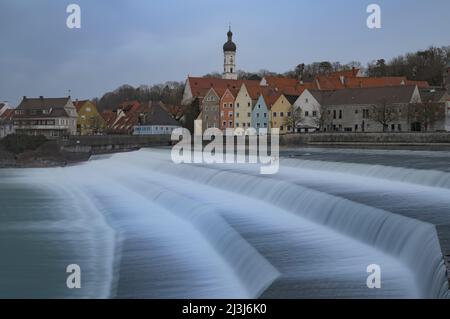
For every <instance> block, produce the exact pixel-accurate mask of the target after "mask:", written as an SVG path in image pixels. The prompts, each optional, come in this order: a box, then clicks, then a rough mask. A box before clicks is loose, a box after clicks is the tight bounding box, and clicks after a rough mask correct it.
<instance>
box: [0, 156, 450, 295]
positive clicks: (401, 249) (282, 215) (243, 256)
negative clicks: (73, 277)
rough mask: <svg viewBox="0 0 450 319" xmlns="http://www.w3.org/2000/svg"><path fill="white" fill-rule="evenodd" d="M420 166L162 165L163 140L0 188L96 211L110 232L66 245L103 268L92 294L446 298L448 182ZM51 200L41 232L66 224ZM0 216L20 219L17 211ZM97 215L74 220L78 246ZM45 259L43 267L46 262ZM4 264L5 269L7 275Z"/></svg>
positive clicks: (19, 174) (19, 177)
mask: <svg viewBox="0 0 450 319" xmlns="http://www.w3.org/2000/svg"><path fill="white" fill-rule="evenodd" d="M406 155H407V156H412V154H410V153H408V154H406ZM350 158H351V154H350ZM352 165H353V168H354V169H353V170H351V167H352ZM367 171H369V172H370V174H365V175H364V172H367ZM426 171H427V170H417V169H414V168H408V169H404V168H399V167H389V166H387V165H366V164H357V163H327V162H325V161H319V160H315V161H304V160H299V159H283V160H282V161H281V167H280V172H279V173H278V174H275V175H270V176H262V175H260V174H259V167H258V166H257V165H253V166H252V165H246V164H244V165H228V166H227V164H221V165H218V164H213V165H207V164H198V165H186V164H181V165H175V164H174V163H173V162H172V161H171V158H170V150H163V149H142V150H140V151H137V152H129V153H118V154H112V155H103V156H99V157H93V158H92V159H91V161H89V162H87V163H84V164H82V165H77V166H71V167H64V168H54V169H53V168H52V169H36V170H22V171H19V170H7V171H5V173H2V172H0V174H4V175H2V178H0V181H8V183H6V184H1V183H0V187H5V185H6V186H7V185H15V184H14V183H25V184H26V185H29V187H31V189H33V188H34V187H37V188H38V189H46V190H49V192H50V193H49V194H48V195H47V196H51V195H52V194H51V192H54V194H56V195H57V197H58V198H70V199H71V201H70V203H71V205H76V201H74V199H76V198H81V199H82V200H83V203H84V204H83V205H81V206H80V207H77V208H76V211H77V212H80V215H81V216H83V215H82V214H81V212H83V211H85V210H86V209H85V207H88V208H89V209H87V210H86V211H87V212H88V213H89V215H86V216H90V217H89V218H83V219H81V220H78V221H77V224H78V225H79V227H82V226H83V223H86V225H90V220H91V218H92V216H95V215H97V217H96V218H95V219H96V220H99V221H102V222H101V223H100V224H99V225H101V227H102V229H103V228H104V229H105V231H106V234H108V236H109V237H108V238H110V240H111V237H112V233H114V234H115V235H114V238H115V239H114V240H115V242H114V243H108V242H104V241H100V242H96V243H95V245H93V247H92V248H91V249H89V247H86V248H83V250H81V251H79V253H82V252H83V251H86V252H89V254H87V255H86V256H81V257H79V258H82V260H84V262H85V263H86V264H88V265H95V264H102V267H103V268H104V269H108V272H107V276H104V277H98V278H99V279H98V280H100V281H101V282H100V281H99V282H96V283H95V287H102V289H101V291H99V290H98V288H97V289H94V288H95V287H93V288H92V291H89V292H85V293H86V295H88V296H93V295H95V294H98V295H99V296H100V297H105V296H106V295H107V293H108V292H107V291H106V290H107V289H108V287H109V289H110V291H109V297H119V298H120V297H122V298H133V297H139V296H141V297H158V296H159V297H161V296H162V297H176V298H214V297H215V298H223V297H233V298H235V297H240V298H255V297H259V296H262V297H271V298H281V297H284V298H303V297H315V298H340V297H342V298H351V297H357V298H388V297H395V298H406V297H410V298H415V297H425V298H447V297H448V296H449V282H448V276H447V274H448V272H447V268H446V262H447V263H448V242H449V240H448V232H449V230H448V228H446V227H444V226H442V225H448V224H450V223H448V221H449V220H450V216H449V214H448V213H447V212H448V209H447V210H446V209H445V207H450V196H448V195H449V189H448V188H446V187H443V186H445V185H446V183H445V182H442V180H443V179H442V178H443V176H444V180H445V175H446V174H445V173H442V172H441V173H442V174H441V176H438V174H437V173H436V175H432V176H433V178H432V179H431V178H430V179H426V182H423V183H420V182H421V181H424V180H425V178H424V177H425V176H426ZM436 172H438V171H437V170H436ZM422 174H423V175H422ZM433 185H434V186H433ZM438 185H440V186H442V187H438ZM380 189H384V192H386V193H388V194H389V196H388V197H382V192H381V191H380ZM0 194H1V193H0ZM27 196H28V197H27ZM34 196H35V195H34V192H31V193H29V194H28V195H27V193H24V197H23V198H21V199H20V200H15V199H14V197H13V198H12V199H9V198H4V200H5V201H6V204H5V205H7V207H10V210H11V211H14V216H21V214H26V211H23V203H33V201H34V200H35V199H34ZM377 196H379V197H377ZM427 198H428V199H427ZM376 201H379V202H385V204H386V205H388V204H389V203H391V202H392V203H396V202H397V205H396V206H395V207H394V206H393V207H392V209H391V208H389V206H382V205H377V204H376ZM422 201H425V202H424V203H422ZM57 204H58V205H57V206H55V207H52V209H53V211H55V213H54V214H53V215H54V218H56V219H57V222H55V223H50V224H49V223H46V227H47V228H48V229H49V230H52V229H55V230H58V229H61V228H60V227H61V226H63V228H62V229H65V228H67V227H70V226H72V225H73V219H71V216H70V214H67V211H66V210H67V207H66V206H64V205H62V204H61V203H57ZM49 205H50V206H51V205H52V202H50V204H49ZM416 206H417V207H418V208H415V209H411V208H413V207H416ZM421 207H427V210H424V211H421ZM59 210H61V213H58V211H59ZM63 212H64V213H63ZM104 221H106V222H104ZM1 224H2V230H8V229H9V228H8V227H14V230H15V231H16V230H17V231H20V229H22V228H23V230H24V231H25V232H27V231H28V230H29V226H28V222H27V221H24V223H22V224H20V223H15V224H14V225H11V226H10V223H1ZM33 224H35V222H33ZM105 224H107V225H108V227H109V228H110V229H108V227H106V228H105ZM436 225H438V226H436ZM98 227H100V226H98ZM98 227H97V229H96V228H92V227H88V226H86V227H85V228H86V230H85V232H83V233H81V234H82V236H83V238H84V237H85V238H86V240H85V242H86V245H88V244H89V243H90V242H91V239H92V238H96V232H97V230H98V229H99V228H98ZM436 229H437V230H436ZM2 234H3V233H2V232H0V236H1V235H2ZM48 234H49V235H48V236H47V237H50V238H51V236H52V235H51V234H52V232H48ZM70 236H71V235H70ZM70 236H69V235H68V236H67V238H68V240H69V239H70V243H76V242H78V240H79V238H72V237H70ZM58 245H65V244H64V243H63V242H62V243H60V242H57V243H56V244H55V247H54V249H55V251H56V252H58V251H59V250H63V249H64V247H62V246H58ZM103 245H104V248H103V247H102V246H103ZM67 247H71V246H67ZM50 248H52V247H49V249H50ZM93 251H95V252H96V253H95V254H93V253H92V252H93ZM77 252H78V251H77ZM0 253H1V252H0ZM67 255H70V251H69V252H67ZM443 257H447V259H444V258H443ZM46 262H48V263H49V264H48V265H46V264H45V263H43V266H42V267H43V269H45V267H52V263H51V260H48V261H46ZM71 263H73V261H71ZM373 263H375V264H380V265H381V269H382V278H383V279H382V280H383V285H382V289H379V290H373V289H368V288H367V287H366V285H365V283H366V278H367V273H366V267H367V266H368V265H369V264H373ZM447 266H448V264H447ZM7 269H8V271H9V272H10V273H8V278H14V276H16V275H18V274H17V273H15V271H16V270H15V269H14V268H11V267H9V268H7ZM16 272H17V271H16ZM89 272H90V270H89V269H88V274H89ZM90 275H91V276H92V277H94V278H95V276H94V275H93V274H90ZM0 291H1V288H0ZM62 293H63V294H64V296H66V294H70V292H67V291H65V290H64V292H62Z"/></svg>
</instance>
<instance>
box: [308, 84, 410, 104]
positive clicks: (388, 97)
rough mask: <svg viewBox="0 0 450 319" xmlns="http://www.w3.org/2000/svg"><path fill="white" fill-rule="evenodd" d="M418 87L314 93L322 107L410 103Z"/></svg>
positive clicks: (354, 89)
mask: <svg viewBox="0 0 450 319" xmlns="http://www.w3.org/2000/svg"><path fill="white" fill-rule="evenodd" d="M415 90H416V86H405V85H403V86H391V87H375V88H351V89H342V90H336V91H312V92H311V94H312V95H313V96H314V98H315V99H316V100H317V101H318V102H319V103H320V104H321V105H351V104H374V103H388V104H397V103H410V102H411V98H412V96H413V94H414V91H415Z"/></svg>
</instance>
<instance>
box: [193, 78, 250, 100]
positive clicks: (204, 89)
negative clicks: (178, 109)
mask: <svg viewBox="0 0 450 319" xmlns="http://www.w3.org/2000/svg"><path fill="white" fill-rule="evenodd" d="M188 82H189V86H190V88H191V92H192V96H193V97H197V98H202V97H204V96H205V95H206V93H208V91H209V89H211V88H214V90H216V92H217V90H223V92H225V90H226V89H227V88H228V89H230V90H237V91H239V89H240V88H241V85H242V84H244V83H245V84H247V85H249V86H250V85H258V84H259V81H253V80H228V79H218V78H203V77H188ZM220 97H221V96H220Z"/></svg>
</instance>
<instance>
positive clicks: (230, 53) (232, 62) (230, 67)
mask: <svg viewBox="0 0 450 319" xmlns="http://www.w3.org/2000/svg"><path fill="white" fill-rule="evenodd" d="M227 36H228V41H227V42H226V43H225V44H224V45H223V55H224V61H223V78H224V79H228V80H237V73H236V44H234V42H233V32H231V27H230V29H229V30H228V33H227Z"/></svg>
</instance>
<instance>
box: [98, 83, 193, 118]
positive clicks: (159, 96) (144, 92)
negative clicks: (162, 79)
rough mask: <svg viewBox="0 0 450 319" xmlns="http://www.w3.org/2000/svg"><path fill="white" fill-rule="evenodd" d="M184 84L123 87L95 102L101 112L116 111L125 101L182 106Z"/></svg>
mask: <svg viewBox="0 0 450 319" xmlns="http://www.w3.org/2000/svg"><path fill="white" fill-rule="evenodd" d="M183 91H184V83H183V82H175V81H169V82H166V83H162V84H156V85H141V86H139V87H136V88H135V87H133V86H131V85H127V84H125V85H122V86H120V87H119V88H117V89H116V90H114V91H112V92H108V93H106V94H105V95H103V96H102V97H101V98H100V99H98V98H95V99H94V100H93V102H94V103H95V104H96V105H97V108H98V110H99V111H100V112H103V111H107V110H114V109H116V108H117V106H118V105H119V104H121V103H122V102H124V101H133V100H137V101H139V102H148V101H154V102H157V101H161V102H163V103H164V104H166V105H180V103H181V99H182V97H183Z"/></svg>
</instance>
